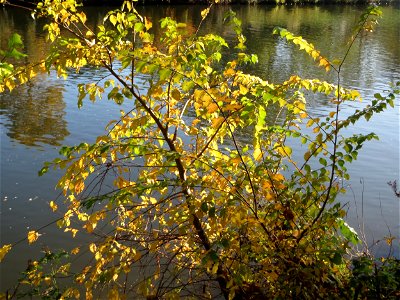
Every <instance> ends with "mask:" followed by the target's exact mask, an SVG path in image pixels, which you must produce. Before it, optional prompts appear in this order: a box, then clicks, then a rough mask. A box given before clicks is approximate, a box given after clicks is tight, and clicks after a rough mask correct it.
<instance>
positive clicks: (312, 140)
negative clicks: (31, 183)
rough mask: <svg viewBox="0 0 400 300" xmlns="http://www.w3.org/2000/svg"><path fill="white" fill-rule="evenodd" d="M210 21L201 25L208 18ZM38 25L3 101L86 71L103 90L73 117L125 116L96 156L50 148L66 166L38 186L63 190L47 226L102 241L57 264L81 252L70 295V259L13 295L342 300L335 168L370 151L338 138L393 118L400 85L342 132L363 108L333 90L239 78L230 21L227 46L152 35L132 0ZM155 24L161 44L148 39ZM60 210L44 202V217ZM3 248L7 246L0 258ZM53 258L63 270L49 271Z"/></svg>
mask: <svg viewBox="0 0 400 300" xmlns="http://www.w3.org/2000/svg"><path fill="white" fill-rule="evenodd" d="M209 12H210V8H207V9H206V10H204V11H203V12H202V13H201V16H202V19H203V20H204V19H205V18H206V17H207V15H208V13H209ZM33 15H34V16H35V18H46V19H47V20H48V22H47V24H46V25H45V27H44V30H45V31H46V32H47V38H48V40H49V42H51V43H52V48H51V51H50V53H49V55H48V56H47V57H46V59H45V60H44V61H41V62H38V63H36V64H30V65H25V66H23V67H20V68H14V66H12V65H11V64H8V63H3V64H2V65H0V91H1V92H4V91H5V90H6V89H8V90H12V89H13V88H14V87H15V86H16V85H19V84H23V83H25V82H26V81H27V80H29V79H30V78H31V77H33V76H34V75H35V74H36V73H37V72H39V70H45V71H47V72H49V71H50V70H55V71H56V73H57V75H58V76H63V77H67V76H68V74H70V73H71V72H76V73H78V74H79V73H80V70H81V69H82V68H83V67H90V68H99V69H101V70H102V71H103V72H104V74H105V76H104V78H103V79H101V80H98V81H93V82H87V83H85V84H80V85H78V87H77V88H78V91H79V96H78V106H82V105H83V104H84V102H85V100H86V99H87V98H89V99H90V100H91V101H97V100H98V99H101V98H102V97H106V98H107V99H108V100H110V101H114V102H115V103H116V104H121V103H123V102H128V103H129V105H130V107H131V109H130V110H129V111H122V112H121V117H120V118H119V119H118V120H112V121H110V123H109V124H108V126H107V129H106V134H105V135H102V136H99V137H97V140H96V143H93V144H88V143H81V144H80V145H77V146H72V147H63V148H61V150H60V155H61V156H62V157H61V158H58V159H56V160H55V161H53V162H51V163H47V164H46V165H45V166H44V167H43V169H42V170H41V171H40V172H39V173H40V175H43V174H44V173H46V172H47V171H48V170H49V168H50V167H55V168H62V169H64V170H65V172H64V176H63V177H62V178H61V179H60V181H59V183H58V187H59V188H60V189H61V190H62V191H63V195H64V199H65V205H66V206H67V209H66V212H65V213H64V214H63V217H62V218H60V219H59V221H58V223H57V224H58V226H59V227H60V228H62V229H63V230H64V231H66V232H69V233H71V236H72V237H75V235H76V234H78V233H79V232H80V231H82V230H83V231H86V232H88V233H89V234H93V235H95V236H96V237H98V238H97V239H96V240H95V241H93V242H92V243H90V244H89V245H87V246H86V247H85V246H83V247H81V248H74V249H72V250H71V251H70V254H68V255H72V256H75V255H77V254H78V253H80V252H85V251H87V252H89V253H90V255H91V256H92V260H89V261H88V262H87V265H85V266H84V267H83V268H82V269H81V270H80V271H77V272H75V273H74V276H73V280H72V282H71V283H70V285H69V286H67V288H66V289H61V288H60V289H58V285H57V284H56V283H55V279H56V277H57V276H58V275H59V274H71V272H72V271H71V269H70V268H71V264H70V263H62V261H63V259H66V258H68V255H66V253H65V252H62V253H60V254H57V255H55V254H54V253H53V254H54V255H53V254H52V253H47V254H46V255H47V256H46V259H45V260H44V261H43V260H42V261H40V262H35V263H34V264H32V266H31V268H30V269H29V270H27V272H26V273H25V280H24V281H22V283H24V284H27V285H28V286H29V285H31V286H33V287H35V288H34V289H32V290H31V292H30V293H31V294H35V293H36V294H38V295H40V296H43V295H45V294H46V293H49V290H50V289H51V292H52V293H53V294H54V295H58V296H60V295H61V297H62V298H63V299H64V298H65V299H66V298H80V297H83V294H82V292H83V290H84V294H85V298H87V299H92V298H93V297H96V295H99V294H101V295H104V294H107V295H108V297H109V298H112V299H119V297H124V296H127V297H129V296H130V297H132V295H135V296H138V295H140V296H142V297H147V298H151V297H163V298H168V299H169V298H171V299H177V298H180V297H189V296H191V297H204V298H209V297H217V296H218V295H222V296H223V297H224V298H226V299H241V298H251V297H257V296H258V297H266V298H287V297H294V298H297V297H301V298H310V297H312V296H313V295H314V296H315V295H320V297H325V296H329V297H333V295H336V294H337V295H338V297H339V298H340V297H342V296H343V295H342V294H340V292H339V291H341V292H344V291H345V289H341V288H343V286H344V285H345V280H344V279H343V278H344V277H343V276H344V274H345V273H346V268H345V259H344V255H345V253H346V251H347V250H348V249H349V247H350V243H353V244H355V243H357V242H358V237H357V234H356V233H355V232H354V231H353V230H352V229H351V228H350V227H349V226H348V225H347V224H346V223H345V222H344V220H343V217H344V216H345V211H344V210H343V209H342V207H341V205H340V204H339V203H337V202H335V199H336V196H337V195H338V193H340V192H344V190H343V188H342V187H341V185H340V184H339V179H340V178H346V179H347V178H348V176H349V175H348V173H347V169H346V164H347V162H351V161H352V160H354V159H356V158H357V154H358V151H359V150H360V148H361V147H362V145H363V143H364V142H365V141H366V140H370V139H373V138H377V137H376V136H375V135H374V134H373V133H371V134H366V135H363V134H359V135H353V136H350V137H344V136H342V135H341V134H340V132H341V130H342V129H343V128H345V127H347V126H350V125H352V124H355V123H356V122H357V121H358V120H359V119H360V118H362V117H365V118H366V119H367V120H368V119H369V118H370V117H371V115H372V114H373V113H376V112H380V111H382V110H384V109H385V108H386V106H387V105H390V106H393V105H394V94H395V93H398V92H399V89H398V86H399V84H398V85H397V87H394V90H393V91H391V92H388V94H387V95H384V96H381V95H379V94H377V95H376V99H375V100H374V101H373V102H372V103H371V105H369V106H367V107H366V108H365V109H363V110H360V111H356V112H355V113H354V114H353V115H351V116H350V117H348V118H346V119H341V118H340V106H341V105H342V104H343V103H344V102H347V101H355V100H359V99H360V94H359V93H358V92H357V91H355V90H350V89H346V88H343V87H342V86H341V84H340V82H337V83H329V82H325V81H322V80H319V79H307V78H300V77H299V76H292V77H290V78H288V79H287V80H286V81H284V82H282V83H272V82H269V81H267V80H265V79H262V78H259V77H257V76H254V75H250V74H247V73H246V72H244V71H243V69H244V67H245V66H246V65H248V64H254V63H257V57H256V56H255V55H250V54H247V53H246V46H245V43H246V38H245V36H244V35H243V34H242V31H241V22H240V20H238V19H237V18H236V16H235V14H234V13H233V12H230V13H229V14H228V15H226V23H227V26H230V28H232V30H233V32H235V34H236V37H237V39H236V44H234V45H228V43H227V42H226V41H225V40H224V39H223V38H222V37H221V36H218V35H216V34H205V35H199V34H198V32H197V31H196V32H195V33H190V32H189V30H188V29H187V25H186V24H184V23H177V22H176V21H174V20H172V19H170V18H164V19H162V20H161V22H160V24H156V25H154V24H152V22H151V21H150V20H149V19H148V18H146V17H144V16H141V15H140V14H139V13H138V12H137V11H136V9H135V7H134V1H133V2H132V1H125V2H124V4H123V5H122V7H121V8H120V9H116V10H113V11H110V12H109V13H108V14H107V15H106V17H105V18H104V23H103V24H102V25H99V26H98V28H96V29H93V28H90V27H88V26H87V25H86V15H85V14H84V12H82V11H80V10H79V7H78V6H77V3H76V2H75V1H73V0H66V1H61V0H52V1H50V0H45V1H43V2H40V3H39V4H38V6H37V8H36V9H35V11H34V13H33ZM378 16H379V10H377V9H376V8H371V9H369V10H368V12H367V13H366V14H365V15H364V16H363V18H364V19H363V21H361V23H360V27H359V28H358V29H357V30H358V31H357V32H356V35H355V36H354V38H353V41H354V39H355V38H356V36H357V34H358V33H359V32H360V31H361V30H363V29H364V28H365V24H367V23H368V24H370V23H371V20H372V23H374V22H375V20H376V17H378ZM372 23H371V24H372ZM153 26H159V27H160V28H161V30H162V34H161V35H160V36H158V37H157V38H156V37H155V36H154V35H153V34H152V28H153ZM367 29H370V27H368V28H367ZM274 33H275V34H278V35H279V37H277V38H284V39H286V40H288V41H290V42H293V43H294V44H296V45H298V46H299V47H300V49H301V50H304V51H305V52H306V53H307V54H309V55H310V57H311V58H312V59H314V60H316V61H317V63H318V64H319V65H320V66H321V67H323V68H324V69H325V70H326V71H333V72H337V74H338V75H339V74H340V67H341V65H342V64H343V62H344V60H345V58H346V57H344V58H343V61H341V62H336V63H335V64H333V63H332V62H331V61H330V60H329V59H328V58H326V57H324V56H323V55H322V54H321V53H320V52H319V51H318V50H317V49H316V48H315V47H314V46H313V45H312V44H311V43H309V42H307V41H306V40H304V39H303V38H302V37H299V36H295V35H294V34H292V33H290V32H288V31H287V30H286V29H281V28H276V29H275V30H274ZM21 48H22V41H21V39H20V37H19V36H18V35H13V36H12V37H11V39H10V43H9V45H8V49H6V50H4V51H2V52H0V55H1V56H2V57H4V59H3V61H7V60H8V58H10V57H12V58H16V59H18V58H21V57H23V56H24V54H22V53H21V52H19V50H18V49H21ZM227 51H231V52H233V53H235V57H234V58H233V59H232V60H228V61H227V60H226V59H225V56H224V54H225V53H227ZM312 59H310V62H312ZM143 82H144V83H143ZM307 93H315V94H319V95H321V97H328V98H329V99H331V102H332V103H334V104H335V106H336V109H335V110H334V111H332V112H330V113H329V114H327V115H326V116H325V117H324V118H314V117H312V116H310V115H309V114H308V112H307V105H306V98H307V96H306V95H307ZM304 128H309V130H304ZM293 140H299V141H300V142H301V143H302V144H304V145H305V147H304V148H305V152H304V154H303V155H302V158H301V159H300V160H295V159H294V153H293V151H292V148H291V146H290V145H291V144H292V143H293ZM296 157H298V156H296ZM58 206H61V203H60V202H59V203H58V204H57V203H56V201H51V202H50V207H51V209H52V210H53V211H57V210H58ZM339 233H341V234H339ZM39 236H40V234H39V233H38V232H37V231H30V232H29V233H28V236H27V239H28V241H29V243H33V242H35V241H36V240H37V239H38V238H39ZM10 249H11V245H5V246H3V248H1V252H0V258H1V259H2V258H3V257H4V256H5V254H6V253H7V252H8V251H10ZM50 258H51V259H55V260H56V261H57V264H59V265H58V267H57V271H56V272H53V273H45V271H44V265H45V264H47V263H48V262H49V261H50V260H51V259H50ZM56 287H57V289H56ZM300 287H301V288H300Z"/></svg>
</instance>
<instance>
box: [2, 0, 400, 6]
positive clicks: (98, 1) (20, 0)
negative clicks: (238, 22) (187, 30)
mask: <svg viewBox="0 0 400 300" xmlns="http://www.w3.org/2000/svg"><path fill="white" fill-rule="evenodd" d="M211 1H212V0H139V1H138V2H137V3H138V4H140V5H146V4H153V5H154V4H157V5H181V4H203V5H206V4H210V3H211ZM7 2H8V3H10V4H13V5H23V6H25V7H26V6H27V5H32V4H34V3H38V2H40V1H37V0H35V1H25V0H9V1H7ZM81 2H82V3H83V4H84V5H90V6H115V5H121V4H122V2H123V0H82V1H81ZM374 2H376V1H373V0H220V1H219V4H221V5H226V4H241V5H248V4H252V5H256V4H257V5H258V4H260V5H325V4H346V5H365V4H371V3H374ZM379 5H400V3H399V1H396V0H385V1H380V2H379Z"/></svg>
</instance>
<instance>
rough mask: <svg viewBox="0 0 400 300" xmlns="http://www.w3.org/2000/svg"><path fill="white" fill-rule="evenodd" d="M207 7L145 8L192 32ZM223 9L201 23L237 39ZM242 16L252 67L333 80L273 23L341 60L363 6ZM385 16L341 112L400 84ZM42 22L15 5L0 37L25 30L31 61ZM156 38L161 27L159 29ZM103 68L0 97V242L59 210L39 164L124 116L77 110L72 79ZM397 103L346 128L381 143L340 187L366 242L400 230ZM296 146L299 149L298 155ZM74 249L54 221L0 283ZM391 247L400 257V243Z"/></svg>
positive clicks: (349, 80)
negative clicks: (32, 262)
mask: <svg viewBox="0 0 400 300" xmlns="http://www.w3.org/2000/svg"><path fill="white" fill-rule="evenodd" d="M201 9H202V7H199V6H195V7H189V6H179V7H169V6H161V7H151V6H150V7H146V8H141V10H142V11H143V13H144V14H146V15H148V16H150V18H151V19H152V21H153V23H156V22H157V20H158V19H160V18H161V17H164V16H171V17H174V18H178V19H179V21H183V22H187V23H189V24H190V26H189V28H191V29H192V30H193V31H194V30H195V29H196V26H197V25H198V24H199V23H200V11H201ZM227 9H228V8H227V7H220V8H218V9H216V10H214V11H213V12H212V14H211V15H210V16H209V18H208V19H207V21H206V22H205V23H204V24H203V27H202V32H209V31H213V32H215V31H216V32H218V33H220V34H222V35H223V36H224V37H225V38H226V39H228V40H231V39H233V37H234V36H233V33H232V31H231V30H230V29H229V28H228V27H227V26H226V25H223V24H222V20H223V16H224V13H225V11H226V10H227ZM233 9H234V10H235V11H236V12H237V14H238V16H239V17H240V18H241V19H242V20H243V28H244V33H245V35H246V37H247V39H248V49H249V52H252V53H256V54H257V55H258V56H259V61H260V63H259V64H258V65H257V66H256V67H254V68H252V69H251V70H248V71H249V72H252V73H254V74H257V75H259V76H261V77H264V78H267V79H268V80H269V81H281V80H285V79H287V78H288V77H289V76H290V75H292V74H299V75H301V76H303V77H310V78H314V77H320V78H325V79H329V80H334V78H333V77H331V78H329V75H326V74H325V73H324V72H323V71H321V70H320V69H319V68H318V67H312V62H311V59H310V58H308V57H307V56H306V55H305V54H303V53H301V52H298V51H297V50H296V49H295V47H293V46H291V45H288V44H286V43H284V42H283V41H281V40H279V39H278V38H277V37H274V36H272V35H271V32H272V29H273V28H274V27H275V26H281V27H285V28H288V29H289V30H290V31H292V32H294V33H295V34H297V35H302V36H303V37H304V38H306V39H307V40H309V41H310V42H312V43H313V44H314V45H315V46H316V47H317V48H319V49H320V50H321V52H322V53H323V54H324V55H325V56H328V57H329V58H331V59H333V58H341V57H343V55H344V53H345V51H346V49H347V47H346V43H347V41H348V37H349V36H350V34H351V31H352V27H353V26H354V24H355V23H356V22H357V20H358V17H359V15H360V13H361V12H362V8H361V7H354V6H322V7H273V6H233ZM87 11H88V16H89V23H90V26H93V27H95V26H96V25H98V24H100V22H101V20H102V18H103V16H104V11H105V9H104V10H103V9H99V8H95V9H90V8H88V9H87ZM383 12H384V18H383V19H382V20H381V21H380V25H379V27H378V29H377V30H376V32H374V33H373V34H369V35H363V36H361V38H360V39H358V40H357V41H356V43H355V44H354V47H353V49H352V51H351V52H350V55H349V57H348V60H347V63H346V64H345V65H344V68H343V73H342V81H343V82H344V84H345V85H346V86H348V87H352V88H357V89H359V90H360V91H361V94H362V96H363V99H364V100H363V102H361V103H360V102H352V103H348V104H347V105H346V106H345V107H344V108H343V110H342V114H343V116H345V115H348V114H350V113H351V112H352V111H353V110H354V109H356V108H362V107H363V106H365V105H367V104H368V103H369V102H370V101H371V99H372V96H373V94H374V93H375V92H381V91H382V90H385V89H387V88H388V87H389V84H390V83H391V82H394V81H398V80H400V71H399V66H400V47H399V40H400V11H399V9H398V8H393V7H385V8H383ZM42 25H43V24H41V23H40V22H38V21H36V22H34V21H33V20H32V19H31V18H30V17H29V14H24V13H23V12H21V11H18V10H10V9H4V8H2V9H1V10H0V42H1V43H2V44H1V45H2V46H4V43H5V40H6V38H7V37H8V36H9V35H10V34H11V33H12V32H18V33H20V34H21V35H22V37H23V39H24V42H25V44H26V51H27V53H28V54H29V55H30V56H31V57H33V58H34V59H38V58H40V57H43V55H45V53H46V51H47V48H48V43H47V42H46V41H45V38H44V35H43V33H42V31H41V28H42ZM155 35H157V32H155ZM100 76H101V71H94V70H90V69H85V70H83V71H82V74H80V75H79V77H78V76H77V75H76V74H71V76H70V77H69V78H68V80H66V81H64V80H60V79H56V78H55V77H54V76H50V78H49V77H42V76H39V77H38V78H36V79H35V80H34V81H32V82H31V83H29V84H27V85H26V86H24V87H21V88H19V89H17V90H15V91H14V92H13V93H11V94H3V95H0V128H1V152H0V153H1V177H0V178H1V195H0V201H1V212H0V213H1V214H0V219H1V236H0V239H1V242H0V244H8V243H14V242H16V241H18V240H20V239H22V238H24V237H25V236H26V233H27V231H29V230H32V229H37V228H39V227H41V226H43V225H46V224H47V223H49V222H51V221H52V220H54V219H55V218H57V217H59V215H57V214H54V213H53V212H51V210H50V208H49V206H48V203H49V202H50V201H51V200H54V199H55V198H56V197H57V196H58V191H56V190H55V188H54V186H55V184H56V182H57V178H58V177H60V175H61V173H60V172H59V171H51V172H50V174H48V175H46V176H44V177H38V176H37V171H38V170H39V169H40V168H41V167H42V164H43V162H45V161H49V160H52V159H53V158H55V157H57V153H58V148H59V147H60V145H73V144H78V143H80V142H82V141H87V142H93V141H94V140H95V137H96V136H97V135H100V134H102V133H103V130H104V127H105V125H106V124H107V123H108V121H109V120H111V119H113V118H116V117H118V116H119V111H120V109H127V108H128V105H129V104H124V105H123V106H122V107H121V106H117V105H116V104H114V103H111V102H108V101H107V100H101V101H99V102H96V103H90V102H87V103H85V104H84V106H83V107H82V108H81V109H78V108H77V105H76V102H77V90H76V84H78V83H81V82H85V78H86V79H87V80H92V79H93V78H96V77H100ZM308 106H309V109H310V112H311V113H312V114H313V115H314V116H318V115H321V114H324V113H326V112H327V111H330V110H331V109H332V107H331V104H329V103H326V102H324V101H322V100H321V99H316V98H312V99H309V102H308ZM399 107H400V106H399V99H396V107H395V109H389V110H388V111H386V112H384V113H382V114H380V115H378V116H376V117H375V118H373V120H371V121H370V122H366V121H361V122H359V123H358V125H357V127H354V128H351V129H349V130H348V131H347V132H346V133H348V134H353V133H368V132H371V131H373V132H375V133H377V134H378V135H379V136H380V140H379V141H373V142H369V143H368V144H367V145H366V146H365V148H364V149H363V151H362V152H360V154H359V159H358V161H357V162H355V163H353V164H352V165H351V167H350V173H351V176H352V179H351V180H350V181H349V182H345V183H344V184H345V185H347V186H348V188H349V192H348V193H347V195H345V196H342V197H341V201H342V202H343V203H348V204H347V205H348V207H349V218H348V222H349V223H350V224H351V225H352V226H354V227H355V228H356V229H357V230H359V229H363V230H362V231H363V232H365V234H366V235H367V237H368V243H369V244H372V243H373V242H374V241H377V240H379V239H382V238H383V237H384V236H387V235H388V234H389V231H390V232H391V234H393V235H396V236H397V237H398V236H399V228H400V227H399V202H400V201H399V199H397V198H396V197H395V196H394V193H393V191H392V190H391V189H390V187H389V186H388V185H387V182H388V181H394V180H398V181H399V179H400V175H399V169H400V165H399V163H400V162H399V146H400V145H399ZM295 151H296V149H294V152H295ZM85 239H86V237H81V236H79V234H78V237H77V239H76V243H77V244H79V243H84V242H85ZM47 246H50V247H51V248H61V247H69V246H70V245H68V240H67V239H65V238H64V234H63V233H62V232H61V231H59V230H58V229H57V228H55V226H49V227H47V228H45V229H44V230H43V236H42V237H41V238H40V239H39V241H38V243H36V244H34V246H28V245H27V243H26V242H22V243H20V244H19V245H17V246H16V247H15V249H14V250H13V252H12V253H11V254H10V255H8V256H7V257H6V259H5V260H4V261H3V263H2V264H1V265H0V268H1V278H0V279H1V281H0V283H1V284H0V286H1V287H2V289H3V288H6V287H9V286H10V284H12V283H13V282H15V280H16V278H17V277H18V272H19V271H20V270H23V269H25V268H26V264H27V260H28V258H29V257H31V256H32V255H36V254H37V250H38V249H41V248H45V247H47ZM372 250H373V251H375V252H376V253H378V254H380V255H385V254H387V251H388V248H387V247H384V245H383V244H378V245H377V246H374V247H373V248H372ZM394 253H395V255H397V256H400V255H399V248H398V243H397V244H396V245H395V248H394Z"/></svg>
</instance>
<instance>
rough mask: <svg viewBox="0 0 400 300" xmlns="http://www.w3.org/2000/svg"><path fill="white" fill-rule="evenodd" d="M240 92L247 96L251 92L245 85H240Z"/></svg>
mask: <svg viewBox="0 0 400 300" xmlns="http://www.w3.org/2000/svg"><path fill="white" fill-rule="evenodd" d="M239 91H240V94H242V95H246V94H247V93H248V92H249V89H248V88H247V87H245V86H244V85H240V86H239Z"/></svg>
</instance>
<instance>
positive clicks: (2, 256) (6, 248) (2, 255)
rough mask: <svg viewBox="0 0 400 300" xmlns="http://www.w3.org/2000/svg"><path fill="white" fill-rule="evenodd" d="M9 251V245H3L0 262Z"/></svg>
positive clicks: (0, 251) (0, 250)
mask: <svg viewBox="0 0 400 300" xmlns="http://www.w3.org/2000/svg"><path fill="white" fill-rule="evenodd" d="M10 250H11V244H7V245H4V246H3V247H1V249H0V262H1V261H2V260H3V258H4V256H6V254H7V253H8V252H9V251H10Z"/></svg>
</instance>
